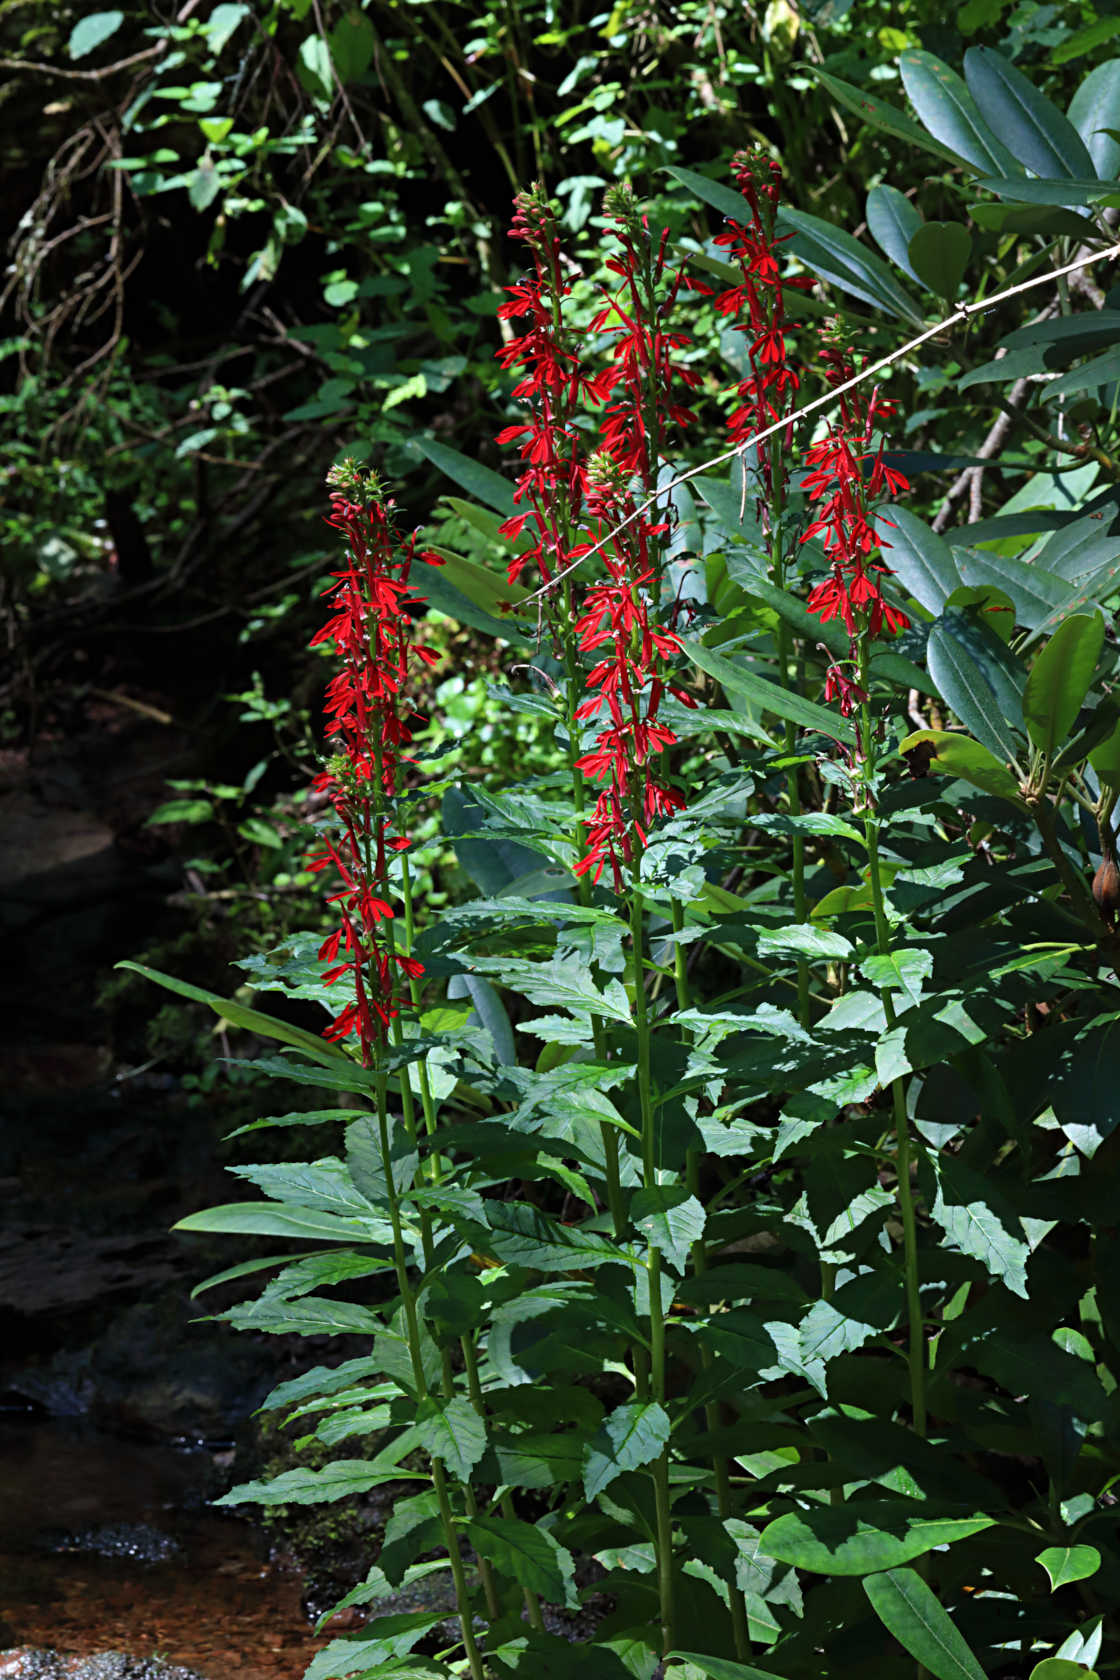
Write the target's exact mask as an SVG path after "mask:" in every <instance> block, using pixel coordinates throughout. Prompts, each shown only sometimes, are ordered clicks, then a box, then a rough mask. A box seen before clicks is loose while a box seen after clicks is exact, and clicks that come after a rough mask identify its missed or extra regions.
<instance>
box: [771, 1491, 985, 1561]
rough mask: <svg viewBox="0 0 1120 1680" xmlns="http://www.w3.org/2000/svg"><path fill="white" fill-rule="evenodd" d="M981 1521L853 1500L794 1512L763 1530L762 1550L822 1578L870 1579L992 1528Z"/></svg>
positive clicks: (888, 1502) (899, 1503) (902, 1505)
mask: <svg viewBox="0 0 1120 1680" xmlns="http://www.w3.org/2000/svg"><path fill="white" fill-rule="evenodd" d="M994 1522H995V1519H994V1518H993V1517H986V1516H981V1515H976V1516H967V1517H965V1516H955V1515H939V1516H934V1515H932V1514H930V1512H929V1510H928V1507H927V1508H919V1509H918V1510H917V1511H915V1510H914V1509H913V1508H912V1507H911V1506H910V1505H909V1503H908V1502H907V1501H905V1500H901V1499H900V1500H859V1499H855V1500H851V1501H850V1502H849V1503H847V1504H844V1505H821V1506H813V1507H810V1508H809V1509H808V1510H804V1511H790V1512H789V1513H788V1514H787V1515H786V1516H784V1517H778V1519H777V1520H776V1521H775V1522H772V1523H770V1525H769V1526H768V1527H767V1528H765V1529H763V1531H762V1539H761V1541H760V1542H759V1550H760V1551H761V1552H762V1553H763V1554H764V1555H765V1556H767V1557H773V1558H777V1559H778V1561H779V1562H780V1563H792V1564H793V1565H794V1566H795V1567H796V1568H798V1569H811V1570H814V1571H816V1572H817V1573H818V1574H822V1575H870V1574H873V1573H874V1572H875V1571H876V1570H880V1569H894V1568H896V1567H897V1566H898V1565H899V1564H901V1563H909V1562H910V1561H911V1559H912V1558H917V1557H922V1556H923V1555H924V1554H925V1553H926V1552H929V1551H932V1550H933V1548H934V1547H935V1546H945V1545H949V1544H950V1543H951V1542H952V1541H954V1540H964V1539H967V1538H968V1536H969V1535H971V1534H980V1533H981V1532H982V1531H983V1530H984V1529H986V1528H992V1527H993V1526H994Z"/></svg>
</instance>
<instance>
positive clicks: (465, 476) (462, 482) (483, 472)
mask: <svg viewBox="0 0 1120 1680" xmlns="http://www.w3.org/2000/svg"><path fill="white" fill-rule="evenodd" d="M415 442H416V447H417V449H419V450H420V453H421V454H422V455H426V456H427V458H428V460H429V461H430V462H431V463H432V465H433V466H434V467H438V468H439V470H440V472H442V473H446V475H447V477H448V478H450V479H453V480H454V481H455V483H456V484H458V485H459V486H460V487H461V488H462V489H463V490H465V491H466V492H467V494H468V495H469V496H473V497H474V498H475V499H476V501H479V502H482V503H483V504H484V505H485V506H486V507H489V508H493V509H494V511H495V513H500V514H501V515H502V518H503V519H508V518H509V516H510V514H511V513H513V512H515V511H516V506H515V503H514V500H513V485H512V484H511V483H510V482H509V480H508V479H506V478H503V477H502V476H501V474H500V473H496V472H494V471H493V470H492V469H491V468H490V467H484V466H483V465H482V462H481V461H472V460H471V458H470V456H469V455H461V454H460V453H459V451H458V450H457V449H449V448H448V446H447V444H445V443H437V442H436V441H435V439H434V438H425V437H418V438H417V439H416V440H415Z"/></svg>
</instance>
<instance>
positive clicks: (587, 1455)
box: [583, 1400, 669, 1499]
mask: <svg viewBox="0 0 1120 1680" xmlns="http://www.w3.org/2000/svg"><path fill="white" fill-rule="evenodd" d="M668 1444H669V1414H668V1412H667V1411H666V1410H665V1408H664V1406H661V1405H659V1404H658V1402H657V1401H656V1400H653V1401H643V1400H635V1401H632V1402H630V1403H628V1404H627V1405H624V1406H618V1407H616V1408H615V1410H614V1411H613V1412H611V1413H610V1415H609V1416H608V1417H606V1418H604V1420H603V1422H602V1425H601V1426H600V1429H599V1432H598V1434H597V1435H595V1436H594V1438H593V1439H592V1440H590V1441H589V1442H588V1443H587V1446H586V1447H585V1448H584V1454H583V1491H584V1493H585V1495H586V1497H587V1498H588V1499H595V1498H597V1497H598V1495H599V1494H600V1493H602V1491H603V1489H604V1488H605V1487H609V1486H610V1484H611V1482H613V1481H614V1480H615V1478H616V1477H617V1476H621V1475H622V1474H623V1473H624V1472H625V1471H627V1470H637V1469H639V1468H640V1467H641V1466H642V1465H643V1464H649V1463H650V1462H651V1461H652V1460H653V1459H655V1458H657V1457H658V1456H659V1454H661V1453H662V1452H663V1451H664V1450H665V1448H666V1447H667V1446H668Z"/></svg>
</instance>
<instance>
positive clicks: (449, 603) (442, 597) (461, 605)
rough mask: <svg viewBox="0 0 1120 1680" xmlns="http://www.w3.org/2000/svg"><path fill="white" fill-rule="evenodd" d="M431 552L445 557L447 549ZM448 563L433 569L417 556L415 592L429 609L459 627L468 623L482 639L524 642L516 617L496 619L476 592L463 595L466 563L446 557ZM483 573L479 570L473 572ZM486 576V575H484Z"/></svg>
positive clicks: (473, 589)
mask: <svg viewBox="0 0 1120 1680" xmlns="http://www.w3.org/2000/svg"><path fill="white" fill-rule="evenodd" d="M432 552H433V553H439V554H448V551H447V550H446V549H438V550H437V549H433V550H432ZM448 561H449V563H446V564H444V565H442V566H432V565H429V563H428V562H427V561H426V560H424V559H422V558H421V556H419V555H417V557H416V560H415V562H414V564H413V568H412V581H413V582H414V583H415V585H416V588H417V590H418V591H419V593H420V595H421V596H422V597H423V599H424V600H425V601H426V602H427V603H428V605H429V606H431V607H434V608H435V609H436V611H437V612H441V613H446V615H447V617H448V618H453V619H455V621H456V623H458V624H469V625H470V627H471V629H472V630H481V631H482V633H483V635H484V636H498V637H501V638H502V639H503V640H504V641H507V642H516V641H518V640H519V639H524V636H525V633H526V630H525V625H524V624H519V623H518V621H517V619H516V618H515V617H513V616H512V615H511V616H508V617H505V618H495V616H494V615H493V613H490V612H487V610H486V609H485V607H480V606H479V604H478V602H477V600H475V599H473V598H472V597H473V596H477V595H478V593H479V589H478V587H477V585H476V586H474V587H472V590H471V592H470V593H464V591H463V590H462V589H461V588H460V587H459V585H460V583H462V582H463V581H465V577H464V576H463V575H460V574H463V573H465V568H466V567H467V565H468V562H466V561H463V562H460V563H459V564H455V563H454V561H455V557H454V556H451V555H448ZM472 570H473V571H474V572H479V571H482V568H481V567H475V568H473V569H472ZM483 575H484V576H485V575H486V574H485V573H484V574H483Z"/></svg>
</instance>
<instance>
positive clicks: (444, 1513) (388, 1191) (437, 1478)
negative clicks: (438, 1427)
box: [377, 1072, 486, 1680]
mask: <svg viewBox="0 0 1120 1680" xmlns="http://www.w3.org/2000/svg"><path fill="white" fill-rule="evenodd" d="M377 1129H378V1136H379V1138H380V1142H381V1161H382V1165H383V1167H384V1170H385V1199H386V1201H387V1203H388V1206H389V1223H390V1225H391V1227H392V1231H393V1261H394V1265H395V1268H396V1274H397V1289H398V1292H399V1294H400V1297H401V1302H402V1304H403V1306H404V1316H405V1324H406V1326H407V1328H408V1351H409V1357H410V1359H411V1362H412V1379H413V1384H414V1386H415V1389H416V1393H417V1396H418V1398H419V1399H421V1400H424V1399H426V1398H427V1397H428V1381H427V1378H426V1376H425V1374H424V1359H423V1354H422V1353H421V1344H420V1319H419V1315H418V1313H417V1311H416V1296H415V1293H414V1291H413V1288H412V1280H411V1279H410V1277H409V1275H408V1260H407V1256H406V1254H405V1246H404V1233H403V1230H402V1227H401V1210H400V1198H399V1196H398V1194H397V1188H396V1184H395V1182H394V1179H393V1160H392V1149H391V1147H390V1142H389V1108H388V1102H387V1098H386V1079H385V1075H384V1073H383V1072H380V1073H379V1076H378V1080H377ZM429 1463H430V1466H431V1476H432V1486H433V1487H434V1488H435V1493H436V1502H437V1504H438V1506H439V1515H440V1524H441V1527H442V1529H443V1540H444V1545H445V1546H446V1548H447V1555H448V1561H449V1562H450V1564H451V1578H452V1581H453V1583H454V1587H455V1603H456V1606H457V1608H458V1611H459V1625H460V1629H461V1631H462V1636H463V1649H464V1650H465V1651H466V1653H467V1661H468V1663H469V1664H470V1671H471V1680H486V1676H485V1670H484V1669H483V1665H482V1656H481V1653H480V1652H479V1649H478V1646H477V1644H476V1643H475V1637H474V1627H473V1624H472V1618H471V1604H470V1591H469V1589H468V1587H467V1577H466V1571H465V1570H464V1568H463V1559H462V1556H461V1554H460V1551H459V1535H458V1532H457V1530H456V1527H455V1516H454V1513H453V1511H452V1509H451V1500H450V1498H449V1496H448V1492H447V1477H446V1474H445V1472H444V1468H443V1465H442V1464H441V1463H440V1462H439V1460H438V1458H432V1459H430V1460H429Z"/></svg>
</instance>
